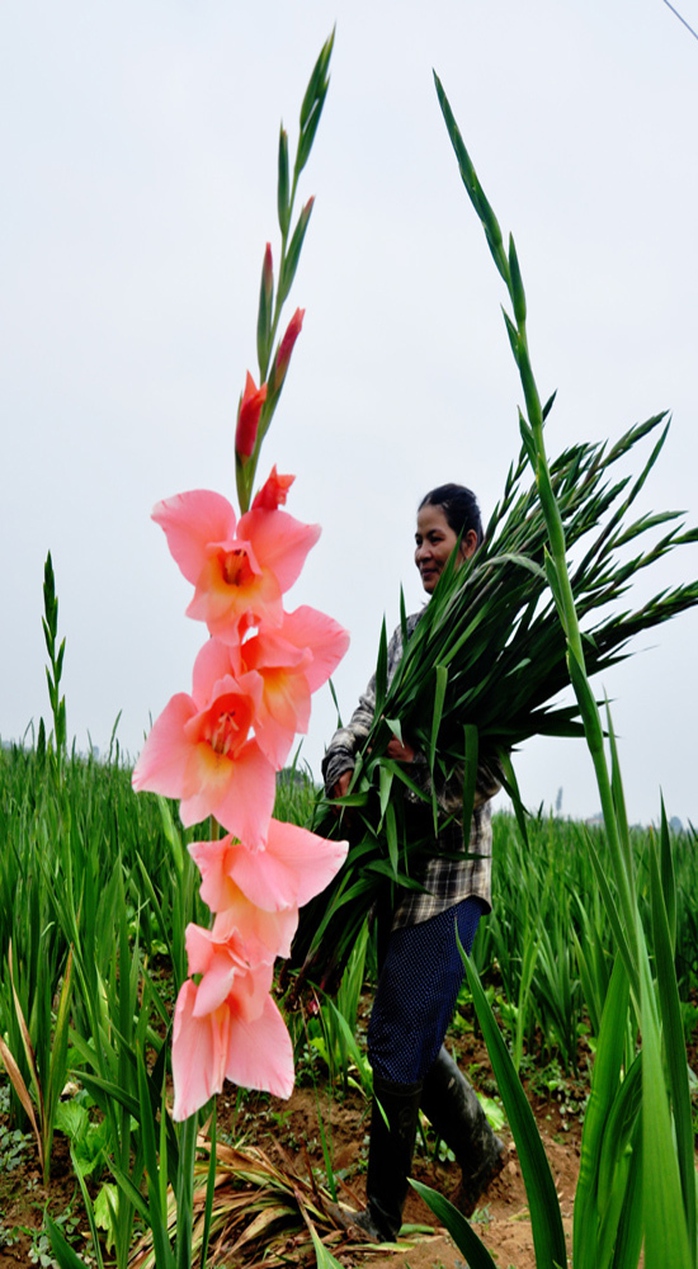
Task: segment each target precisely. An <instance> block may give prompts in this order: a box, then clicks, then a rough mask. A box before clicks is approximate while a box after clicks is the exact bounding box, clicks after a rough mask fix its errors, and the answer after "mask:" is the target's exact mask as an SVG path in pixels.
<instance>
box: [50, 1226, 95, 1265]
mask: <svg viewBox="0 0 698 1269" xmlns="http://www.w3.org/2000/svg"><path fill="white" fill-rule="evenodd" d="M44 1221H45V1224H46V1229H47V1231H48V1236H49V1238H50V1240H51V1250H52V1252H53V1254H54V1256H55V1257H56V1260H57V1262H58V1265H59V1269H87V1266H86V1262H85V1261H84V1260H81V1259H80V1257H79V1256H78V1254H77V1252H75V1251H73V1248H72V1247H71V1246H70V1243H67V1242H66V1240H65V1238H64V1236H63V1234H62V1233H61V1230H60V1228H59V1226H58V1225H57V1224H56V1222H55V1221H53V1220H51V1217H50V1216H49V1214H48V1212H46V1214H45V1216H44Z"/></svg>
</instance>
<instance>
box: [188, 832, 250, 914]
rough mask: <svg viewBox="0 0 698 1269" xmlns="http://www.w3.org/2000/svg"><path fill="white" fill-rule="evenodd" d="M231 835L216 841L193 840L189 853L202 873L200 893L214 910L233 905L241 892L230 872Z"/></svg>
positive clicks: (233, 848)
mask: <svg viewBox="0 0 698 1269" xmlns="http://www.w3.org/2000/svg"><path fill="white" fill-rule="evenodd" d="M231 849H232V850H233V851H234V850H235V846H233V845H232V838H231V837H230V835H228V836H226V837H222V838H220V840H219V841H216V842H191V843H190V844H189V854H190V855H191V857H192V859H193V860H194V863H195V864H196V866H197V868H198V869H199V872H200V873H201V886H200V889H199V894H200V895H201V898H202V899H203V901H204V903H205V904H206V905H207V907H209V908H210V909H211V911H212V912H220V911H221V910H222V909H223V908H229V907H232V905H233V904H234V903H235V902H237V896H238V895H239V893H240V889H239V886H237V885H236V883H235V882H234V881H233V879H232V877H231V876H230V873H229V854H230V850H231Z"/></svg>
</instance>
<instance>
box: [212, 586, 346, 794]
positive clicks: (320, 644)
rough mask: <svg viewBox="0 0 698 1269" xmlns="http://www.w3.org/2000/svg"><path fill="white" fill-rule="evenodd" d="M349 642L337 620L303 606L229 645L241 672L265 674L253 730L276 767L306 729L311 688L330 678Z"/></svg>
mask: <svg viewBox="0 0 698 1269" xmlns="http://www.w3.org/2000/svg"><path fill="white" fill-rule="evenodd" d="M348 646H349V636H348V634H347V632H346V630H344V629H343V628H342V627H341V626H340V625H338V623H337V622H336V621H333V620H332V618H331V617H327V616H325V614H324V613H321V612H317V611H316V610H315V609H314V608H308V607H302V608H298V609H296V611H295V612H294V613H285V614H284V620H283V625H282V626H281V628H280V629H279V630H277V629H275V628H272V629H270V628H269V627H267V626H265V625H264V624H262V625H261V626H260V628H259V630H258V632H257V634H256V635H253V636H252V637H250V638H249V639H246V640H245V641H244V642H243V643H241V644H240V645H239V647H237V648H235V649H231V660H232V663H233V664H234V665H236V666H237V669H238V673H243V672H245V671H248V672H249V671H252V670H254V671H256V672H257V673H258V674H259V675H260V676H261V678H262V681H263V684H264V686H263V690H262V700H261V703H260V707H259V710H258V712H257V720H256V723H255V734H256V736H257V739H258V741H259V744H260V747H261V748H262V749H263V751H264V753H265V754H266V755H267V757H268V758H269V761H270V762H273V763H274V765H275V766H276V767H277V768H279V769H280V768H281V767H282V766H283V764H284V762H285V761H286V758H287V756H288V753H289V750H290V748H291V745H292V744H293V738H294V736H295V735H296V733H297V732H301V733H305V732H306V731H307V730H308V722H309V719H310V694H311V692H315V691H317V689H318V688H319V687H321V686H322V684H323V683H325V682H326V681H327V679H328V678H329V676H330V674H331V673H332V672H333V670H334V669H335V667H336V666H337V665H338V664H339V662H340V660H341V659H342V657H343V656H344V653H345V652H346V650H347V647H348Z"/></svg>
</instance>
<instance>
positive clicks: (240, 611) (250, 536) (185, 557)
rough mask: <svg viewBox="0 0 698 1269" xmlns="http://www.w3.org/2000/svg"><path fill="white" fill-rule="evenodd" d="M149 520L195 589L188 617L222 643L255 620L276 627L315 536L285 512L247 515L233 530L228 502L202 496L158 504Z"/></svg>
mask: <svg viewBox="0 0 698 1269" xmlns="http://www.w3.org/2000/svg"><path fill="white" fill-rule="evenodd" d="M282 479H283V478H282ZM153 519H154V520H155V522H156V523H157V524H159V525H160V526H161V528H162V529H164V531H165V535H166V537H167V544H168V546H169V548H170V551H171V553H172V555H173V557H174V559H175V560H176V562H177V564H178V565H179V567H180V569H181V571H182V573H183V574H184V576H185V577H186V578H187V580H188V581H190V582H192V584H193V585H194V587H195V591H194V598H193V599H192V601H191V603H190V604H189V607H188V608H187V615H188V616H189V617H194V618H195V619H196V620H199V621H205V622H206V625H207V626H208V629H209V631H210V633H211V634H213V635H216V636H217V637H218V638H219V639H223V640H224V641H225V642H227V643H236V642H237V641H238V638H239V631H240V629H243V630H244V629H245V628H246V627H248V626H250V625H254V624H255V623H257V622H259V621H262V620H264V621H267V622H269V623H270V624H271V625H276V626H278V625H280V624H281V622H282V620H283V604H282V599H281V596H282V594H284V592H285V591H287V590H288V589H289V588H290V587H291V586H292V585H293V583H294V582H295V581H296V579H297V577H298V575H299V573H300V571H301V569H302V567H303V564H304V561H305V557H306V555H307V554H308V551H309V550H310V548H311V547H312V546H314V545H315V543H316V542H317V539H318V537H319V536H320V526H319V525H309V524H301V523H300V521H298V520H294V519H293V517H292V516H290V515H288V514H287V513H286V512H285V511H267V510H263V509H261V508H260V509H256V510H252V511H248V512H247V514H246V515H243V516H242V517H241V519H240V521H239V523H238V522H237V519H236V516H235V511H234V510H233V508H232V506H231V505H230V503H229V502H228V500H227V498H224V497H223V496H222V495H221V494H217V493H212V492H211V491H210V490H203V489H198V490H193V491H191V492H189V493H183V494H178V495H176V496H175V497H174V498H168V499H166V500H165V501H164V502H159V503H158V504H157V506H156V507H155V509H154V511H153Z"/></svg>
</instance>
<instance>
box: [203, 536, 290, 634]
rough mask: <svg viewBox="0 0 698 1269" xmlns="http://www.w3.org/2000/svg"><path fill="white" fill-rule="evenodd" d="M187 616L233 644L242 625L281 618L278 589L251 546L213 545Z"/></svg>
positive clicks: (237, 543) (234, 542)
mask: <svg viewBox="0 0 698 1269" xmlns="http://www.w3.org/2000/svg"><path fill="white" fill-rule="evenodd" d="M187 616H188V617H193V618H194V619H195V620H197V621H205V622H206V625H207V626H208V628H209V630H210V632H211V634H213V635H216V636H217V637H218V638H219V639H223V640H224V642H226V643H236V642H237V641H238V639H239V630H240V628H241V627H242V626H243V625H244V624H249V623H250V622H256V621H261V620H262V619H264V620H266V621H269V622H270V623H271V624H272V625H280V624H281V620H282V617H283V607H282V601H281V587H280V585H279V581H278V579H277V577H276V575H275V574H274V572H273V571H272V570H271V569H269V568H267V567H264V568H262V567H260V565H259V564H258V562H257V558H256V555H255V552H254V549H253V547H252V544H251V543H249V542H247V541H243V540H242V539H235V540H232V541H227V542H220V543H216V544H214V545H213V546H212V547H211V549H210V551H209V557H208V559H207V561H206V564H205V566H204V567H203V568H202V570H201V572H200V574H199V577H198V579H197V583H196V591H195V594H194V598H193V599H192V601H191V603H190V604H189V607H188V608H187Z"/></svg>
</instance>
